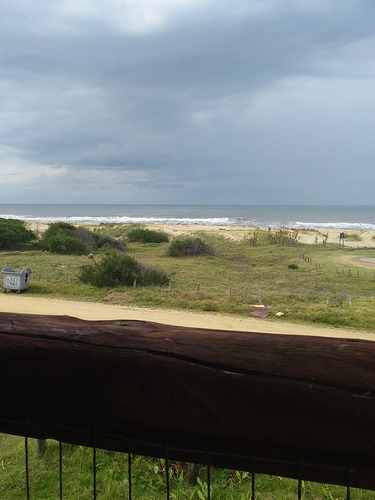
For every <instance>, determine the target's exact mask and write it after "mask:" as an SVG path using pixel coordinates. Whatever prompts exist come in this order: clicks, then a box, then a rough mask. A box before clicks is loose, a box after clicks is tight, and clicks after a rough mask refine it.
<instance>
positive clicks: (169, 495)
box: [165, 446, 171, 500]
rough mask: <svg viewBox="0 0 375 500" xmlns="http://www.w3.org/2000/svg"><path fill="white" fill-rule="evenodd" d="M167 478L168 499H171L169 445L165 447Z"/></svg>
mask: <svg viewBox="0 0 375 500" xmlns="http://www.w3.org/2000/svg"><path fill="white" fill-rule="evenodd" d="M165 452H166V453H165V480H166V484H167V500H170V497H171V491H170V484H169V453H168V446H166V449H165Z"/></svg>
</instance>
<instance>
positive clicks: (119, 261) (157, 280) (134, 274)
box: [78, 251, 169, 287]
mask: <svg viewBox="0 0 375 500" xmlns="http://www.w3.org/2000/svg"><path fill="white" fill-rule="evenodd" d="M78 278H79V279H80V281H82V282H83V283H90V284H91V285H94V286H97V287H117V286H133V284H134V281H136V282H137V285H140V286H149V285H166V284H168V282H169V278H168V276H167V274H166V273H165V272H164V271H160V270H158V269H155V268H152V267H147V266H144V265H143V264H140V263H139V262H137V261H136V260H135V259H134V257H132V256H130V255H121V254H119V253H117V252H114V251H112V252H110V253H108V254H106V255H105V256H104V257H103V259H102V260H101V261H100V262H97V263H95V264H93V265H84V266H82V267H81V269H80V275H79V276H78Z"/></svg>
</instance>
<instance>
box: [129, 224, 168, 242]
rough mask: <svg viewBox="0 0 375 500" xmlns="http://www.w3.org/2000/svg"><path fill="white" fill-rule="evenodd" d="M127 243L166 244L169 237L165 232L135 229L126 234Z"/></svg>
mask: <svg viewBox="0 0 375 500" xmlns="http://www.w3.org/2000/svg"><path fill="white" fill-rule="evenodd" d="M127 238H128V241H129V242H135V241H138V242H140V243H168V241H169V235H168V234H167V233H166V232H165V231H156V230H154V229H146V228H144V227H137V228H134V229H132V230H130V231H129V232H128V233H127Z"/></svg>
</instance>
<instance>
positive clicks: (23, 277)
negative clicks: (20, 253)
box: [1, 267, 31, 293]
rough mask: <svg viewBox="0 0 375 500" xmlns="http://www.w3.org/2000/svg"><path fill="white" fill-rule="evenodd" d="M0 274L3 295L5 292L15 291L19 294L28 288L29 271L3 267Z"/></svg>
mask: <svg viewBox="0 0 375 500" xmlns="http://www.w3.org/2000/svg"><path fill="white" fill-rule="evenodd" d="M1 272H2V274H3V289H4V293H5V292H6V291H7V290H15V291H17V292H18V293H20V292H21V290H27V289H28V288H29V280H30V274H31V269H29V268H26V269H23V270H22V271H20V270H18V269H12V268H11V267H4V269H3V270H2V271H1Z"/></svg>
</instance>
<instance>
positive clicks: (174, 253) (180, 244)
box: [167, 238, 215, 257]
mask: <svg viewBox="0 0 375 500" xmlns="http://www.w3.org/2000/svg"><path fill="white" fill-rule="evenodd" d="M214 254H215V250H214V248H213V247H212V246H211V245H207V244H206V243H204V242H203V241H202V240H201V239H200V238H186V239H179V238H177V239H175V240H174V241H172V243H171V245H170V247H169V249H168V251H167V255H168V256H169V257H196V256H200V255H214Z"/></svg>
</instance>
